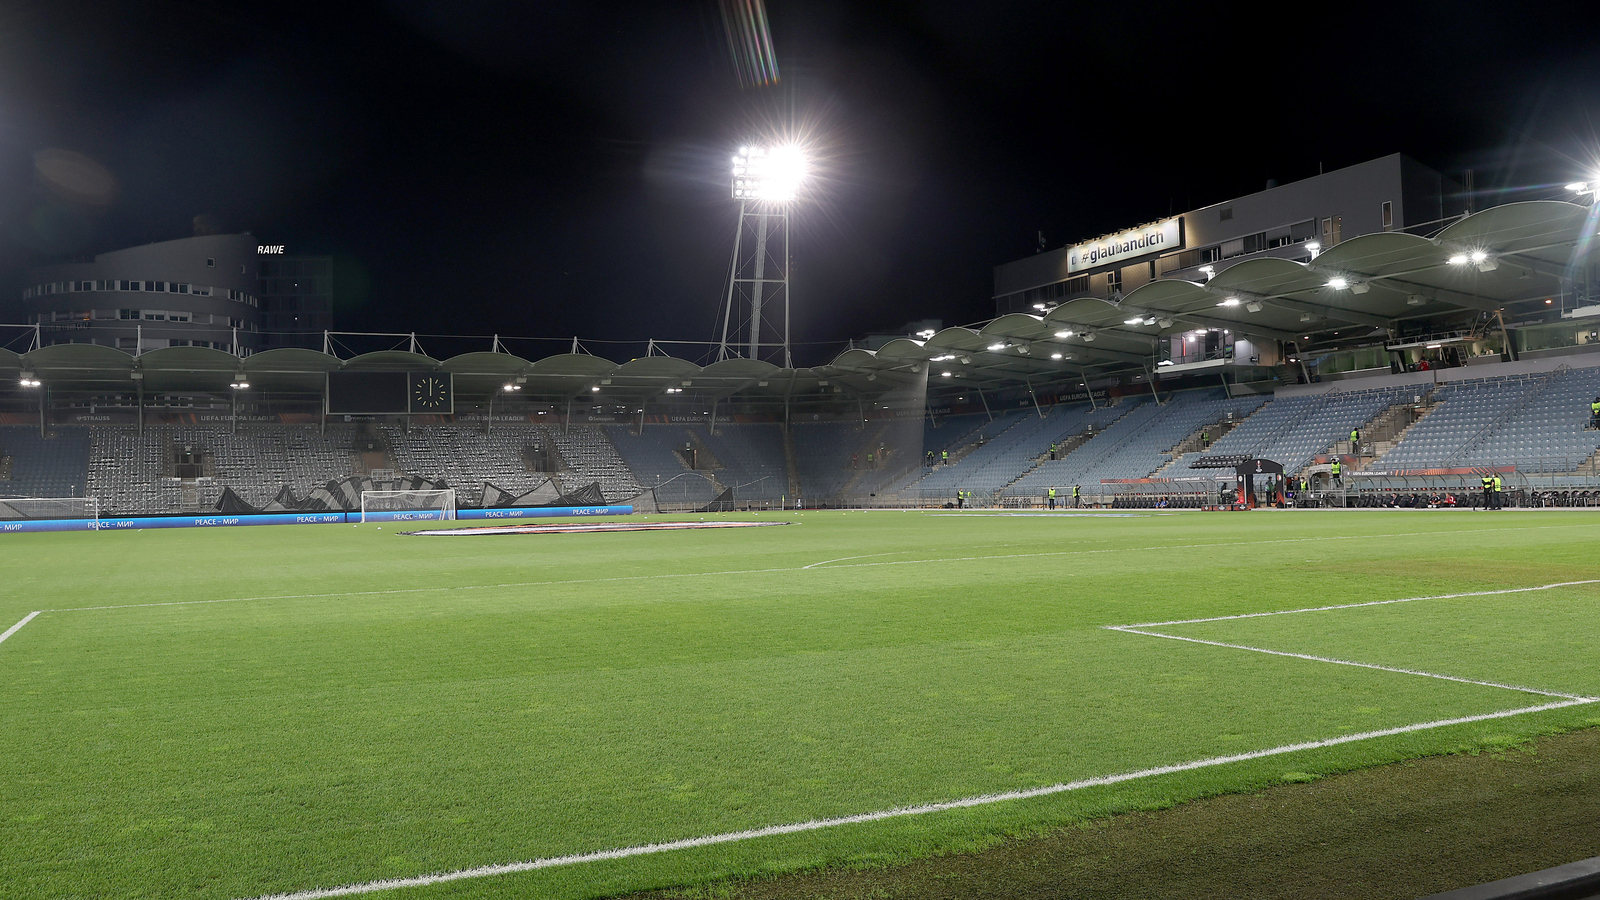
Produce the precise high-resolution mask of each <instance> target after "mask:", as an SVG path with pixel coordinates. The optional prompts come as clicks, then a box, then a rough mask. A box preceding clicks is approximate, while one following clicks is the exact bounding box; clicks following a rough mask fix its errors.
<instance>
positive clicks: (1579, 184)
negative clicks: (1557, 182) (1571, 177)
mask: <svg viewBox="0 0 1600 900" xmlns="http://www.w3.org/2000/svg"><path fill="white" fill-rule="evenodd" d="M1567 190H1569V191H1571V192H1573V193H1574V194H1580V195H1581V194H1592V193H1594V186H1593V185H1591V184H1589V182H1587V181H1574V182H1573V183H1571V184H1569V185H1567Z"/></svg>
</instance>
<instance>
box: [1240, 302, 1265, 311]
mask: <svg viewBox="0 0 1600 900" xmlns="http://www.w3.org/2000/svg"><path fill="white" fill-rule="evenodd" d="M1244 309H1245V312H1261V301H1260V300H1251V301H1249V302H1248V303H1246V304H1245V305H1244Z"/></svg>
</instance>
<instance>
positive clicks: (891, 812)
mask: <svg viewBox="0 0 1600 900" xmlns="http://www.w3.org/2000/svg"><path fill="white" fill-rule="evenodd" d="M1596 702H1600V699H1595V698H1587V697H1585V698H1579V699H1573V700H1563V701H1561V702H1559V703H1546V704H1543V705H1541V706H1527V707H1522V708H1519V709H1508V710H1503V711H1501V712H1492V713H1483V714H1480V715H1475V716H1461V717H1458V718H1454V719H1439V720H1436V721H1433V722H1421V723H1418V724H1415V725H1402V726H1399V727H1397V728H1385V729H1382V730H1379V731H1364V732H1361V733H1359V734H1348V735H1343V736H1341V737H1335V738H1327V739H1325V740H1320V741H1306V742H1304V743H1299V744H1285V745H1284V746H1281V747H1272V748H1270V749H1266V750H1253V751H1250V752H1248V753H1238V754H1234V755H1232V756H1214V757H1211V758H1208V759H1199V760H1194V761H1191V762H1185V763H1178V764H1176V765H1170V766H1157V767H1155V768H1150V769H1141V770H1139V771H1137V772H1125V773H1123V774H1120V775H1104V776H1100V777H1097V778H1085V779H1083V780H1081V781H1071V782H1066V783H1063V784H1053V785H1049V786H1047V787H1037V788H1029V789H1026V790H1020V791H1006V792H1004V793H997V794H980V795H978V796H975V797H964V798H962V799H959V800H948V801H945V802H942V803H928V804H923V805H920V806H901V807H896V808H894V809H886V810H880V811H878V812H870V813H860V814H858V815H853V816H837V817H833V818H826V819H812V820H810V821H807V822H795V823H791V824H788V825H769V826H767V827H765V828H752V829H749V830H747V831H729V832H723V833H721V834H711V835H705V836H703V837H695V838H685V839H683V840H678V841H669V842H666V843H660V844H640V845H636V846H632V847H622V848H618V849H614V850H598V851H594V852H590V853H574V854H571V855H569V856H552V857H545V858H543V859H533V860H528V861H526V862H516V863H504V864H501V865H491V866H479V867H476V868H472V869H459V870H457V871H454V872H441V873H437V874H433V875H419V876H416V877H413V878H392V879H386V880H383V881H368V882H363V883H361V884H350V885H345V886H343V887H334V888H316V889H312V890H306V891H296V892H293V893H288V894H270V895H264V896H259V897H255V898H251V900H325V898H331V897H349V896H354V895H359V894H372V893H377V892H378V891H389V890H396V889H398V888H408V887H426V886H427V885H432V884H442V883H445V882H450V881H464V880H467V879H472V878H489V877H492V876H496V875H512V874H516V873H518V872H533V871H537V870H539V869H553V868H557V867H561V866H571V865H578V864H580V863H587V862H601V861H604V860H613V859H627V858H629V857H634V856H649V855H653V854H657V853H669V852H672V851H676V850H690V849H694V848H696V847H709V846H713V845H716V844H730V843H734V842H736V841H747V840H753V839H755V838H764V837H775V836H778V835H784V834H797V833H800V832H805V831H820V830H823V829H826V828H837V827H839V826H842V825H861V824H867V823H870V822H881V821H883V820H885V819H896V818H903V817H906V816H920V815H925V814H927V813H936V812H946V811H949V810H952V809H967V808H971V807H975V806H988V805H991V804H995V803H1007V802H1010V801H1013V800H1028V799H1032V798H1035V797H1047V796H1050V795H1053V794H1064V793H1067V792H1070V791H1080V790H1084V789H1086V788H1093V787H1105V786H1108V785H1113V784H1121V783H1122V782H1126V781H1134V780H1136V779H1140V778H1153V777H1155V776H1158V775H1171V774H1175V773H1178V772H1190V771H1194V770H1195V769H1205V768H1210V767H1213V766H1223V765H1229V764H1232V763H1236V762H1246V761H1249V760H1253V759H1263V758H1265V757H1269V756H1280V755H1282V754H1285V753H1295V752H1298V751H1301V750H1320V749H1323V748H1326V747H1334V746H1338V745H1340V744H1349V743H1353V742H1355V741H1365V740H1371V739H1373V738H1380V737H1391V736H1393V735H1397V734H1409V733H1412V732H1417V731H1427V730H1430V729H1434V728H1445V727H1448V726H1451V725H1467V724H1471V723H1473V722H1485V721H1489V720H1491V719H1504V718H1507V717H1510V716H1520V715H1524V714H1527V713H1535V712H1545V711H1548V710H1555V709H1564V708H1566V707H1569V706H1581V705H1583V704H1586V703H1596Z"/></svg>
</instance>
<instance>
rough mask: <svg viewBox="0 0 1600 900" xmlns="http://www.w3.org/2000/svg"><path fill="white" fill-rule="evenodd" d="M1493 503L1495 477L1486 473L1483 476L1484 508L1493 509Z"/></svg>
mask: <svg viewBox="0 0 1600 900" xmlns="http://www.w3.org/2000/svg"><path fill="white" fill-rule="evenodd" d="M1492 503H1494V479H1493V478H1491V477H1490V476H1488V475H1485V476H1483V508H1484V509H1493V508H1494V507H1493V506H1492V505H1491V504H1492Z"/></svg>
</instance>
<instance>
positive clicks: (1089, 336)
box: [1083, 331, 1094, 344]
mask: <svg viewBox="0 0 1600 900" xmlns="http://www.w3.org/2000/svg"><path fill="white" fill-rule="evenodd" d="M1083 340H1084V342H1085V343H1089V344H1092V343H1094V332H1092V331H1085V332H1084V333H1083Z"/></svg>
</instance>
